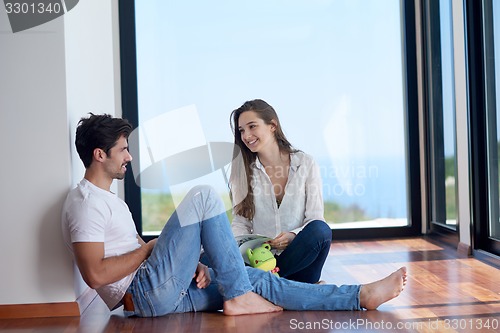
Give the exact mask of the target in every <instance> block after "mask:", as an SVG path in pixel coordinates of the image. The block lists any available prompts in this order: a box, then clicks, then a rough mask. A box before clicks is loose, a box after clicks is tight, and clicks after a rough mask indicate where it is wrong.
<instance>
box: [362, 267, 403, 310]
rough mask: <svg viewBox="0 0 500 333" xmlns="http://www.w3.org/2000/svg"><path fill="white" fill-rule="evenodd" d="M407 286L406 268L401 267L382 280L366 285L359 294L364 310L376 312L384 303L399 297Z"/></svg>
mask: <svg viewBox="0 0 500 333" xmlns="http://www.w3.org/2000/svg"><path fill="white" fill-rule="evenodd" d="M405 285H406V267H401V268H400V269H398V270H397V271H395V272H394V273H392V274H391V275H389V276H387V277H385V278H383V279H382V280H379V281H376V282H372V283H368V284H364V285H362V286H361V291H360V293H359V303H360V305H361V307H362V308H365V309H367V310H375V309H376V308H378V307H379V306H380V305H381V304H382V303H385V302H387V301H389V300H391V299H393V298H395V297H397V296H398V295H399V294H400V293H401V291H403V288H404V286H405Z"/></svg>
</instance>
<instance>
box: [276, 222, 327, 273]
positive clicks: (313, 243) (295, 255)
mask: <svg viewBox="0 0 500 333" xmlns="http://www.w3.org/2000/svg"><path fill="white" fill-rule="evenodd" d="M331 242H332V229H331V228H330V227H329V226H328V224H326V223H325V222H323V221H320V220H314V221H311V222H309V223H308V224H307V225H306V226H305V227H304V228H303V229H302V230H301V231H300V232H299V233H298V234H297V236H296V237H295V238H294V239H293V241H292V242H291V243H290V245H288V247H287V248H286V249H285V250H284V251H283V252H282V253H281V254H280V255H279V256H277V257H276V259H277V263H276V266H278V267H279V269H280V271H279V274H280V276H282V277H285V278H287V279H289V280H294V281H299V282H306V283H316V282H318V281H319V279H320V277H321V270H322V269H323V265H324V264H325V260H326V257H327V256H328V252H329V251H330V245H331Z"/></svg>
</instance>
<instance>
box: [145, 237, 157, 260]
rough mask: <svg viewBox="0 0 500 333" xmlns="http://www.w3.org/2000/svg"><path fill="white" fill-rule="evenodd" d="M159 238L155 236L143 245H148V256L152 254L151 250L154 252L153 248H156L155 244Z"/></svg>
mask: <svg viewBox="0 0 500 333" xmlns="http://www.w3.org/2000/svg"><path fill="white" fill-rule="evenodd" d="M157 240H158V238H154V239H152V240H150V241H149V242H147V243H145V244H144V245H143V246H146V249H147V251H148V257H149V256H150V255H151V252H153V249H154V248H155V244H156V241H157Z"/></svg>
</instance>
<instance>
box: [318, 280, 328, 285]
mask: <svg viewBox="0 0 500 333" xmlns="http://www.w3.org/2000/svg"><path fill="white" fill-rule="evenodd" d="M315 284H326V281H323V280H319V281H318V282H316V283H315Z"/></svg>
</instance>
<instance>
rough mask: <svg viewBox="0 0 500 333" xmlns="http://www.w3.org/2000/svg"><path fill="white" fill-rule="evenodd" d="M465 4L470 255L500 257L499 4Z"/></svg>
mask: <svg viewBox="0 0 500 333" xmlns="http://www.w3.org/2000/svg"><path fill="white" fill-rule="evenodd" d="M465 3H466V10H467V42H468V43H467V52H468V54H467V58H468V78H469V81H470V82H469V96H470V101H469V104H470V105H469V107H470V113H469V117H470V119H469V121H470V124H471V143H470V144H471V155H472V159H471V170H472V172H471V174H472V183H471V184H472V189H473V192H472V203H473V207H472V208H473V210H472V213H473V216H472V217H473V222H474V223H473V225H474V250H475V253H476V254H477V255H478V256H483V251H485V252H486V253H494V254H496V255H500V213H499V211H500V195H499V193H500V184H499V182H500V180H499V179H500V178H499V172H498V171H499V166H500V162H499V161H500V160H499V156H500V155H499V147H500V135H499V133H500V121H499V119H500V109H499V106H498V100H499V98H500V89H499V85H500V81H499V80H500V74H499V66H500V65H499V64H500V57H499V55H500V19H499V17H500V2H499V1H498V0H481V1H472V0H467V1H466V2H465ZM486 257H487V258H489V255H487V256H486ZM485 259H486V258H485Z"/></svg>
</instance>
